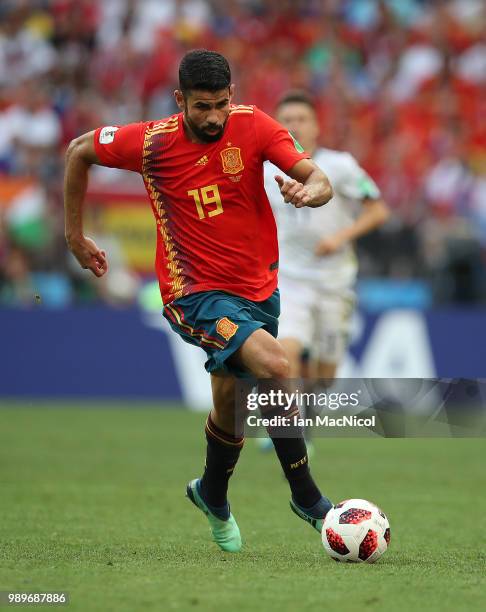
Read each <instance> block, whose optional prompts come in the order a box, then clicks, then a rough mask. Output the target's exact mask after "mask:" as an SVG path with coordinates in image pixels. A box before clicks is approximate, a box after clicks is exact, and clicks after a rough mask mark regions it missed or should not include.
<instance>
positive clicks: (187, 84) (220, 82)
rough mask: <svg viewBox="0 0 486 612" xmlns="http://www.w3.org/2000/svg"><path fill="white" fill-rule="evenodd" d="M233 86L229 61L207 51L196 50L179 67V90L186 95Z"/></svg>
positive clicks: (188, 54)
mask: <svg viewBox="0 0 486 612" xmlns="http://www.w3.org/2000/svg"><path fill="white" fill-rule="evenodd" d="M230 85H231V70H230V67H229V64H228V60H227V59H226V58H225V57H223V56H222V55H221V54H219V53H216V52H215V51H208V50H207V49H195V50H194V51H189V52H188V53H186V54H185V55H184V57H183V58H182V60H181V63H180V65H179V89H180V90H181V91H182V93H183V94H184V95H186V94H188V93H189V92H190V91H192V90H199V91H210V92H215V91H220V90H221V89H226V88H227V87H229V86H230Z"/></svg>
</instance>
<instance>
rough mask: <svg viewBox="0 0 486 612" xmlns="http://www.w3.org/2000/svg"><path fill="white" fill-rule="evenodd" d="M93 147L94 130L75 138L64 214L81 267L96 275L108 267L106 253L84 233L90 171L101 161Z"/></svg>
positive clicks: (68, 161) (69, 153)
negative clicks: (85, 205)
mask: <svg viewBox="0 0 486 612" xmlns="http://www.w3.org/2000/svg"><path fill="white" fill-rule="evenodd" d="M99 163H100V160H99V159H98V157H97V155H96V152H95V148H94V132H88V133H87V134H84V135H83V136H80V137H79V138H76V139H74V140H73V141H72V142H71V143H70V145H69V147H68V150H67V152H66V168H65V173H64V214H65V234H66V242H67V245H68V247H69V249H70V251H71V252H72V253H73V255H74V256H75V257H76V259H77V260H78V262H79V264H80V266H81V267H83V268H85V269H88V270H91V272H92V273H93V274H94V275H95V276H103V274H105V272H106V271H107V270H108V261H107V259H106V253H105V252H104V251H102V250H100V249H99V248H98V246H97V245H96V244H95V242H94V241H93V240H91V238H88V237H87V236H85V235H84V233H83V202H84V198H85V196H86V189H87V187H88V172H89V169H90V167H91V166H92V165H93V164H99Z"/></svg>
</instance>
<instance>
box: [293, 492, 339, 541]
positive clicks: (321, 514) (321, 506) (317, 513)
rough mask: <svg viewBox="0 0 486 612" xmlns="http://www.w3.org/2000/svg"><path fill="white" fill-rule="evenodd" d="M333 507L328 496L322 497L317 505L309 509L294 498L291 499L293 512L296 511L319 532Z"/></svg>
mask: <svg viewBox="0 0 486 612" xmlns="http://www.w3.org/2000/svg"><path fill="white" fill-rule="evenodd" d="M331 508H332V503H331V502H330V501H329V500H328V499H327V497H321V499H320V500H319V501H318V502H317V504H316V505H315V506H313V507H312V508H307V509H304V508H302V507H301V506H298V505H297V504H296V503H295V502H294V500H293V499H291V500H290V509H291V510H292V512H294V513H295V514H296V515H297V516H298V517H299V518H301V519H302V520H303V521H306V522H307V523H309V524H310V525H312V527H314V529H315V530H316V531H318V532H319V533H321V531H322V525H323V524H324V519H325V518H326V514H327V513H328V512H329V510H330V509H331Z"/></svg>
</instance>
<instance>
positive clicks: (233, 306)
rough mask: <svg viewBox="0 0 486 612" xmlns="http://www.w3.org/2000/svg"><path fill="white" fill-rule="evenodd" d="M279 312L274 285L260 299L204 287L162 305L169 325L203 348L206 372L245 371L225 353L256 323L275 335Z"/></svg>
mask: <svg viewBox="0 0 486 612" xmlns="http://www.w3.org/2000/svg"><path fill="white" fill-rule="evenodd" d="M279 315H280V295H279V292H278V289H276V290H275V291H274V293H273V294H272V295H271V296H270V297H269V298H268V299H267V300H264V301H263V302H252V301H251V300H246V299H245V298H242V297H239V296H237V295H231V294H230V293H225V292H224V291H205V292H202V293H193V294H191V295H188V296H185V297H182V298H179V299H178V300H174V301H173V302H171V303H170V304H167V305H166V306H164V317H165V318H166V319H167V320H168V321H169V323H170V325H171V327H172V329H173V330H174V331H175V332H177V333H178V334H179V336H181V338H182V339H183V340H185V341H186V342H188V343H189V344H194V345H195V346H199V347H201V348H202V349H204V350H205V351H206V355H207V357H208V359H207V361H206V363H205V367H206V370H207V371H208V372H215V371H216V370H225V371H226V372H231V373H232V374H234V375H235V376H238V377H244V376H248V374H249V373H248V372H244V371H243V370H240V369H238V368H236V367H234V366H231V365H229V364H228V363H227V359H228V357H230V356H231V355H232V354H233V353H234V352H235V351H237V350H238V349H239V348H240V346H241V345H242V344H243V342H244V341H245V340H246V339H247V338H248V336H250V335H251V334H252V333H253V332H254V331H255V330H257V329H259V328H260V327H262V328H263V329H265V330H266V331H267V332H268V333H270V334H272V336H273V337H274V338H276V337H277V333H278V317H279Z"/></svg>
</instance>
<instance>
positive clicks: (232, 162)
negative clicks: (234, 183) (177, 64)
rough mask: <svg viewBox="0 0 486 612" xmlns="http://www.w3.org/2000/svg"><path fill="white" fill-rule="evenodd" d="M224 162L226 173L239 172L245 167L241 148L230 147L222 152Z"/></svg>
mask: <svg viewBox="0 0 486 612" xmlns="http://www.w3.org/2000/svg"><path fill="white" fill-rule="evenodd" d="M220 155H221V161H222V162H223V172H225V173H226V174H238V172H241V171H242V170H243V169H244V167H245V166H244V165H243V160H242V159H241V149H239V148H238V147H228V148H227V149H223V150H222V151H221V152H220Z"/></svg>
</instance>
